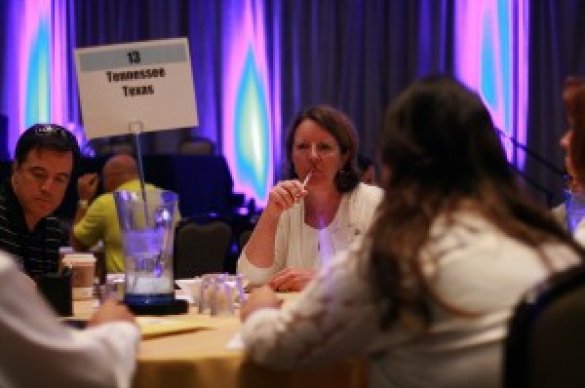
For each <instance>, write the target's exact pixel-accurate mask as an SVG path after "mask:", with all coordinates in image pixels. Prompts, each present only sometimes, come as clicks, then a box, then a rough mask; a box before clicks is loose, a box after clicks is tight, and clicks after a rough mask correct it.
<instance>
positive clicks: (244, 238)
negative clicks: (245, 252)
mask: <svg viewBox="0 0 585 388" xmlns="http://www.w3.org/2000/svg"><path fill="white" fill-rule="evenodd" d="M251 235H252V230H249V229H248V230H244V231H243V232H242V233H240V237H239V238H238V250H239V251H240V252H242V249H244V247H245V246H246V244H247V243H248V240H249V239H250V236H251Z"/></svg>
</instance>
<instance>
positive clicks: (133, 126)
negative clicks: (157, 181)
mask: <svg viewBox="0 0 585 388" xmlns="http://www.w3.org/2000/svg"><path fill="white" fill-rule="evenodd" d="M143 129H144V123H143V122H142V121H141V120H134V121H130V123H129V124H128V130H129V131H130V133H131V134H132V135H133V137H134V143H135V144H136V160H137V161H138V173H139V175H140V192H141V193H142V199H143V200H144V207H145V209H144V211H145V213H144V214H146V215H147V216H148V211H147V206H146V185H145V183H144V165H143V163H142V147H141V145H140V135H141V134H142V132H143Z"/></svg>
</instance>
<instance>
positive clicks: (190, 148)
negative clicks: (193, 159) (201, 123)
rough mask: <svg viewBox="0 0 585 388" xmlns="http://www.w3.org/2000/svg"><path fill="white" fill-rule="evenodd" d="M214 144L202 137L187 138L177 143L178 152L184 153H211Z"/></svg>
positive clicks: (213, 149)
mask: <svg viewBox="0 0 585 388" xmlns="http://www.w3.org/2000/svg"><path fill="white" fill-rule="evenodd" d="M214 151H215V145H214V144H213V142H212V141H211V140H209V139H206V138H203V137H196V138H189V139H185V140H183V141H182V142H181V143H180V144H179V153H180V154H186V155H213V153H214Z"/></svg>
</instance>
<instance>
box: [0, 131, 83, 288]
mask: <svg viewBox="0 0 585 388" xmlns="http://www.w3.org/2000/svg"><path fill="white" fill-rule="evenodd" d="M78 159H79V146H78V144H77V140H76V139H75V137H74V136H73V135H72V134H71V133H70V132H69V131H67V130H66V129H64V128H63V127H60V126H58V125H54V124H35V125H33V126H32V127H30V128H29V129H27V130H26V131H25V132H24V133H23V134H22V135H21V136H20V138H19V139H18V142H17V144H16V150H15V154H14V162H13V165H12V175H11V177H10V178H9V179H8V180H7V181H6V182H4V184H3V185H2V187H0V249H3V250H4V251H6V252H8V253H10V254H11V255H12V256H13V257H14V258H15V259H16V261H17V264H18V266H19V267H20V269H21V270H22V271H23V272H24V273H26V274H27V275H28V276H30V277H31V278H33V279H37V278H38V277H39V276H41V275H44V274H48V273H55V272H57V269H58V266H59V247H60V246H62V245H66V243H67V235H66V233H65V231H64V230H63V228H62V226H61V222H60V221H59V220H58V219H57V218H56V217H54V216H52V214H53V212H54V211H55V210H56V209H57V208H58V207H59V205H60V204H61V202H62V201H63V197H64V196H65V191H66V190H67V186H68V184H69V180H70V179H71V175H72V171H73V166H75V163H76V162H77V160H78Z"/></svg>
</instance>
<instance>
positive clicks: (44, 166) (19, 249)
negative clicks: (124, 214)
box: [0, 124, 140, 387]
mask: <svg viewBox="0 0 585 388" xmlns="http://www.w3.org/2000/svg"><path fill="white" fill-rule="evenodd" d="M78 158H79V147H78V145H77V140H76V139H75V137H73V135H72V134H71V133H70V132H68V131H67V130H65V129H64V128H62V127H60V126H58V125H53V124H37V125H34V126H32V127H31V128H29V129H27V130H26V131H25V132H24V133H23V134H22V135H21V137H20V138H19V140H18V142H17V145H16V151H15V157H14V164H13V169H12V176H11V178H10V179H8V180H7V181H6V182H5V183H4V186H2V187H1V188H0V333H2V337H1V338H2V347H0V386H2V387H36V386H48V387H77V386H80V387H81V386H83V387H129V386H130V383H131V379H132V375H133V374H134V370H135V368H136V353H137V349H138V342H139V340H140V330H139V329H138V327H137V326H136V322H135V319H134V316H133V315H132V314H131V313H130V311H128V309H127V308H126V307H125V306H123V305H121V304H117V303H116V302H115V301H113V300H108V301H105V302H104V303H103V304H102V305H101V307H100V308H99V309H98V310H97V311H96V312H95V313H94V315H93V317H92V318H91V319H90V320H89V321H88V323H87V329H86V330H77V329H73V328H70V327H66V326H65V325H64V324H63V323H61V322H59V321H58V320H57V319H56V317H55V314H54V313H53V312H52V311H51V310H50V309H49V307H48V305H47V304H46V303H44V302H43V301H42V300H41V299H40V298H39V297H38V293H37V292H36V290H35V287H34V286H31V283H32V282H31V281H30V280H28V279H27V277H26V276H25V275H24V274H23V273H22V272H21V271H19V269H21V270H23V271H24V272H25V273H26V274H27V275H29V276H30V277H32V278H33V279H37V278H39V277H40V276H42V275H43V274H46V273H54V272H56V271H57V268H58V260H59V254H58V250H59V246H60V244H61V243H62V242H63V241H64V239H65V238H66V236H65V233H64V231H62V230H61V228H60V223H59V221H58V220H57V219H56V218H55V217H52V216H51V214H52V213H53V212H54V211H55V209H57V207H58V206H59V205H60V204H61V201H62V200H63V197H64V195H65V190H66V189H67V185H68V183H69V180H70V178H71V174H72V170H73V166H74V165H75V162H76V161H77V159H78ZM2 250H4V251H6V252H7V253H8V254H6V253H4V252H2ZM13 259H15V260H16V262H17V265H15V263H14V261H13ZM17 266H19V267H20V268H17Z"/></svg>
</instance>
